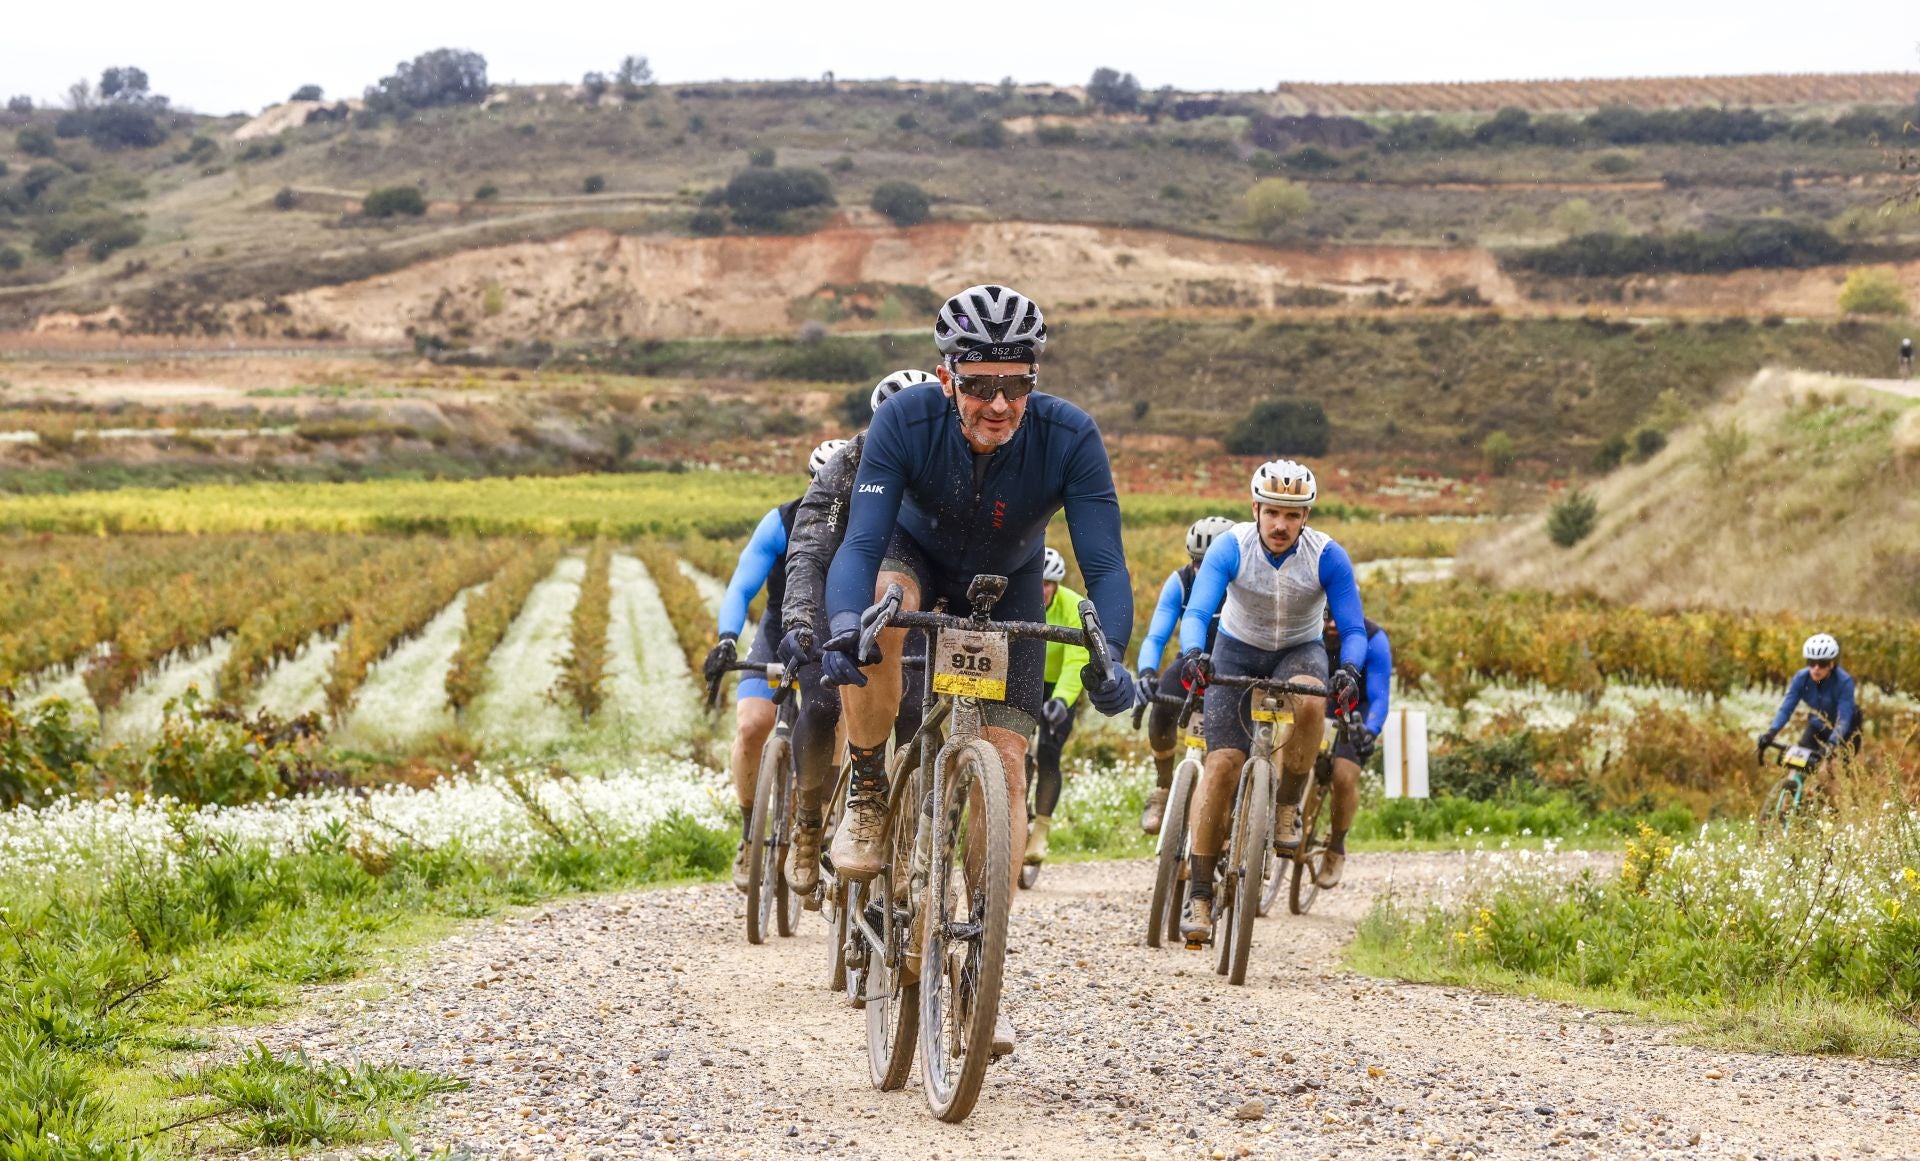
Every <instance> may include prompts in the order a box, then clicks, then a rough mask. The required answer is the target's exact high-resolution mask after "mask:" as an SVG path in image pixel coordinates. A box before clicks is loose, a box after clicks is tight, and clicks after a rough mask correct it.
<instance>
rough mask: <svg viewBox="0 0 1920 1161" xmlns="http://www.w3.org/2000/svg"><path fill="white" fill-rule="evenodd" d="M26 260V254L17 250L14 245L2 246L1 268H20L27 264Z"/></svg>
mask: <svg viewBox="0 0 1920 1161" xmlns="http://www.w3.org/2000/svg"><path fill="white" fill-rule="evenodd" d="M26 262H27V258H26V255H24V254H22V253H20V251H18V250H15V249H14V248H13V247H12V246H0V270H6V271H12V270H18V269H20V267H22V266H24V265H26Z"/></svg>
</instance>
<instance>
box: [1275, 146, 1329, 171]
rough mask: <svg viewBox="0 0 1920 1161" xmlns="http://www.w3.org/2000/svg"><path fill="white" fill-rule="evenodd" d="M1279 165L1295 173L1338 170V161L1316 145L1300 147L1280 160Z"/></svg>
mask: <svg viewBox="0 0 1920 1161" xmlns="http://www.w3.org/2000/svg"><path fill="white" fill-rule="evenodd" d="M1280 164H1281V165H1283V166H1285V167H1286V168H1287V169H1290V170H1292V171H1294V172H1295V173H1325V172H1327V171H1328V170H1330V169H1339V168H1340V159H1339V158H1337V157H1335V156H1334V155H1333V154H1331V153H1328V152H1327V151H1326V150H1324V149H1321V148H1320V147H1319V146H1317V145H1302V146H1301V147H1300V148H1298V149H1296V150H1294V151H1293V152H1292V153H1289V154H1287V155H1286V156H1285V157H1283V158H1281V159H1280Z"/></svg>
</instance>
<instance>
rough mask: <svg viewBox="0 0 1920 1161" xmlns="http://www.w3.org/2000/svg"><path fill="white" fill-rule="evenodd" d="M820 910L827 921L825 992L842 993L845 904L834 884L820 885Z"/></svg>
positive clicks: (845, 951)
mask: <svg viewBox="0 0 1920 1161" xmlns="http://www.w3.org/2000/svg"><path fill="white" fill-rule="evenodd" d="M820 893H821V900H820V908H821V910H822V911H824V912H825V913H826V914H825V915H824V918H825V919H826V921H827V990H828V991H829V992H839V991H844V990H845V989H846V986H847V902H846V898H845V896H843V895H842V894H841V893H840V887H839V885H838V884H834V883H822V884H821V885H820Z"/></svg>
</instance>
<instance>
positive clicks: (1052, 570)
mask: <svg viewBox="0 0 1920 1161" xmlns="http://www.w3.org/2000/svg"><path fill="white" fill-rule="evenodd" d="M1066 579H1067V558H1066V557H1064V556H1061V555H1060V553H1059V550H1057V549H1053V548H1049V549H1047V551H1046V563H1045V564H1043V565H1042V566H1041V568H1040V590H1041V592H1042V593H1043V594H1045V596H1046V598H1047V616H1046V622H1047V624H1049V625H1064V626H1066V627H1067V628H1069V629H1078V628H1079V627H1080V600H1081V597H1080V594H1079V593H1076V592H1074V591H1073V590H1072V589H1070V588H1068V587H1067V586H1066V585H1065V584H1064V583H1063V582H1064V581H1065V580H1066ZM1086 664H1087V651H1086V649H1085V647H1083V646H1080V645H1062V644H1060V643H1059V642H1058V641H1049V642H1047V668H1046V672H1045V678H1046V689H1045V690H1043V691H1042V693H1041V696H1042V697H1043V698H1045V700H1044V701H1042V702H1041V703H1040V736H1039V744H1038V745H1036V746H1035V747H1034V769H1035V774H1036V779H1035V781H1036V782H1037V783H1038V785H1036V786H1035V787H1034V797H1033V823H1032V824H1031V826H1030V827H1029V828H1028V830H1027V853H1026V859H1025V861H1026V862H1029V863H1044V862H1046V861H1047V833H1048V832H1049V831H1051V830H1052V829H1053V811H1054V808H1055V807H1056V806H1058V805H1060V755H1061V752H1062V751H1064V750H1065V749H1066V747H1067V739H1068V738H1070V737H1072V736H1073V715H1074V712H1075V710H1076V709H1078V707H1079V704H1080V691H1081V688H1082V683H1081V679H1080V670H1081V669H1083V668H1085V666H1086Z"/></svg>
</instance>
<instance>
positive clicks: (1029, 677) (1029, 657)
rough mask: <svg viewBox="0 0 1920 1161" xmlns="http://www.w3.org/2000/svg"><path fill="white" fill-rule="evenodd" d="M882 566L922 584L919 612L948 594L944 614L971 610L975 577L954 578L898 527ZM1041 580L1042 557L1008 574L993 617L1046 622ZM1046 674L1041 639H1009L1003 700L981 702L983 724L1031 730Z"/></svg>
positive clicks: (1020, 731)
mask: <svg viewBox="0 0 1920 1161" xmlns="http://www.w3.org/2000/svg"><path fill="white" fill-rule="evenodd" d="M880 568H881V570H882V571H883V572H898V573H905V574H906V575H907V576H910V577H912V578H914V580H915V581H916V582H918V583H919V585H920V607H921V609H923V610H931V609H932V608H933V606H934V603H935V602H936V601H938V600H940V599H941V598H942V597H944V598H946V601H947V612H949V613H951V614H953V615H954V616H958V617H964V616H966V615H967V614H968V613H969V612H970V611H971V610H972V606H970V605H968V604H967V586H968V585H971V584H972V583H973V577H971V576H964V577H960V576H954V575H952V574H950V573H946V572H943V571H941V570H939V569H937V568H935V567H934V565H933V562H932V561H930V560H928V559H927V554H926V551H925V550H924V549H922V548H921V547H920V544H919V542H918V541H916V540H914V539H913V537H911V536H908V535H907V534H906V533H905V532H903V531H901V530H900V529H899V528H897V527H896V528H895V529H894V530H893V536H892V537H891V538H889V539H888V541H887V551H886V554H885V556H884V557H882V559H881V561H880ZM1040 584H1041V581H1040V558H1038V557H1035V558H1034V563H1033V566H1032V567H1030V568H1027V569H1024V570H1022V571H1021V572H1018V573H1015V574H1014V575H1012V576H1009V577H1008V578H1007V591H1006V593H1005V594H1004V595H1003V596H1001V598H1000V603H999V604H997V605H995V606H994V609H993V619H994V620H996V621H1044V620H1046V619H1047V601H1046V594H1045V593H1044V592H1042V591H1041V588H1040ZM1046 673H1047V643H1046V642H1045V641H1042V640H1040V639H1038V638H1023V639H1021V640H1017V641H1010V642H1008V643H1007V700H1006V701H1003V702H997V701H988V702H981V703H980V707H981V714H982V716H983V717H984V718H985V719H986V723H987V724H988V725H990V726H999V727H1001V728H1002V729H1008V730H1012V731H1013V732H1014V733H1017V734H1032V733H1033V730H1034V726H1035V724H1036V723H1038V722H1039V720H1040V705H1041V703H1042V702H1043V701H1044V700H1045V697H1044V692H1045V687H1046Z"/></svg>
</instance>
